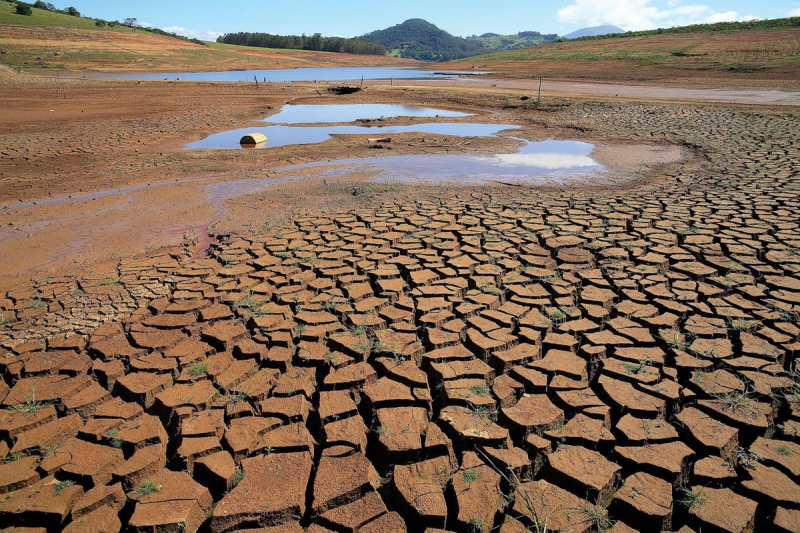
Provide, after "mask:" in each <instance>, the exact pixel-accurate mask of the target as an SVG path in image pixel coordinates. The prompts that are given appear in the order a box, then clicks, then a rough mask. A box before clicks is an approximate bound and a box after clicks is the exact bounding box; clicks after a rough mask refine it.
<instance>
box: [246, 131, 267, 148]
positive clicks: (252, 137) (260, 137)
mask: <svg viewBox="0 0 800 533" xmlns="http://www.w3.org/2000/svg"><path fill="white" fill-rule="evenodd" d="M265 142H267V136H266V135H264V134H263V133H257V132H253V133H248V134H247V135H245V136H244V137H242V138H241V140H239V144H241V145H242V146H256V145H259V144H264V143H265Z"/></svg>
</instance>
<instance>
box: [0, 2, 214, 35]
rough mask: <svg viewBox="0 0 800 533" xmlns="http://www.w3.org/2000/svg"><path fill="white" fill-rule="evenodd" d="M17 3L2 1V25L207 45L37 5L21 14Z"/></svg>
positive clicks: (165, 33)
mask: <svg viewBox="0 0 800 533" xmlns="http://www.w3.org/2000/svg"><path fill="white" fill-rule="evenodd" d="M17 4H18V2H0V25H3V24H19V25H23V26H57V27H60V28H79V29H84V30H107V31H125V32H129V33H130V32H147V33H155V34H157V35H164V36H165V37H173V38H175V39H181V40H183V41H190V42H193V43H195V44H202V45H205V43H204V42H202V41H200V40H198V39H189V38H188V37H184V36H183V35H177V34H175V33H170V32H166V31H164V30H160V29H158V28H143V27H134V26H135V24H134V25H133V26H126V25H124V24H122V23H120V22H119V21H117V20H113V21H106V20H103V19H95V18H91V17H87V16H72V15H68V14H66V13H60V12H58V11H52V10H48V9H39V8H36V7H32V9H31V14H30V15H19V14H17V13H16V9H17ZM23 4H25V2H23ZM50 6H51V7H53V6H52V4H50ZM68 9H69V8H68ZM132 20H133V22H134V23H135V22H136V19H132Z"/></svg>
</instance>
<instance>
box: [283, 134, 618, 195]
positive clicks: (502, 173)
mask: <svg viewBox="0 0 800 533" xmlns="http://www.w3.org/2000/svg"><path fill="white" fill-rule="evenodd" d="M520 140H522V139H520ZM524 142H525V143H526V144H525V146H523V147H522V148H521V149H520V151H519V152H518V153H515V154H495V155H488V156H487V155H472V154H458V155H399V156H384V157H373V158H365V159H342V160H338V161H325V162H316V163H307V164H305V165H295V166H292V167H284V168H283V169H279V170H294V169H305V168H314V167H323V166H324V167H328V166H329V165H339V166H338V167H337V168H325V169H322V170H321V172H320V171H317V173H316V174H315V175H317V176H319V177H322V178H334V177H338V176H342V175H345V174H348V173H352V172H357V171H367V172H369V171H373V172H376V176H375V177H374V178H373V181H394V182H412V183H420V182H422V183H452V182H457V183H464V184H467V183H469V184H485V183H494V182H519V183H526V184H531V185H539V184H543V183H546V182H551V181H555V182H558V183H563V182H564V181H567V180H569V179H573V178H586V177H596V176H599V175H601V174H602V173H604V172H605V170H606V168H605V167H604V166H603V165H601V164H600V163H598V162H597V161H595V160H594V159H592V158H591V157H589V154H590V153H591V152H592V150H593V148H594V145H592V144H590V143H584V142H578V141H556V140H547V141H540V142H531V141H524Z"/></svg>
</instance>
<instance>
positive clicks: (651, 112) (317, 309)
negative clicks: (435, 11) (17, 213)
mask: <svg viewBox="0 0 800 533" xmlns="http://www.w3.org/2000/svg"><path fill="white" fill-rule="evenodd" d="M473 98H477V96H474V95H473ZM521 112H522V111H521ZM544 115H545V116H544V118H539V119H537V120H540V121H543V123H546V122H547V121H559V123H560V124H561V125H562V126H563V125H564V124H571V125H572V127H573V129H574V131H576V132H578V131H583V132H586V131H589V132H590V133H591V135H593V136H594V137H595V138H599V137H602V136H604V135H608V136H611V135H616V136H624V137H626V138H627V139H629V140H630V141H651V140H653V139H654V138H656V139H658V140H659V141H660V142H663V143H671V144H674V145H683V146H688V147H689V148H691V149H692V150H693V151H694V152H695V154H696V157H693V158H691V159H689V160H686V161H683V162H680V163H676V164H673V165H668V166H665V167H663V168H659V169H657V170H656V171H654V172H651V173H650V174H648V175H647V176H645V177H642V178H641V179H636V180H627V181H624V180H623V181H620V182H617V183H613V184H605V185H594V186H592V185H588V184H587V185H585V186H583V185H581V186H569V187H530V188H529V187H504V186H494V187H483V188H479V187H462V188H434V189H427V188H420V189H419V190H416V191H414V192H413V193H411V192H408V191H403V190H399V191H387V192H385V193H381V194H377V195H374V196H371V197H370V198H369V199H368V200H367V201H364V202H362V203H361V204H360V205H357V206H355V207H346V208H342V209H340V210H338V211H336V210H325V211H317V212H314V211H313V210H306V211H305V212H303V213H300V214H297V215H295V216H293V217H292V218H291V219H290V220H287V221H286V223H285V224H282V227H273V228H270V229H266V230H261V231H251V232H241V233H235V232H231V233H229V234H218V235H217V236H216V237H215V239H214V241H213V243H212V244H211V246H210V248H209V251H208V254H207V255H206V256H205V257H203V258H190V257H187V256H185V255H183V254H180V253H160V254H159V253H151V254H148V255H146V256H142V257H138V258H135V259H124V260H122V261H120V262H119V263H118V265H117V267H116V269H115V271H114V273H113V275H111V276H109V277H96V276H91V275H83V276H51V277H48V278H36V279H32V280H29V281H21V280H17V281H16V282H15V283H14V286H13V287H11V288H9V289H8V290H7V292H6V293H5V294H3V296H2V298H0V310H2V322H3V325H2V327H1V328H0V346H2V350H1V351H0V372H2V376H3V379H2V381H0V403H2V408H3V411H2V415H0V455H1V456H3V457H4V458H5V459H4V460H3V462H2V463H0V523H1V524H2V525H3V528H4V531H6V532H25V533H35V532H44V531H51V532H52V531H61V530H63V531H69V532H90V531H91V532H95V531H112V532H116V531H119V530H121V529H124V530H126V531H141V532H145V531H163V532H185V533H194V532H195V531H209V532H212V533H226V532H229V531H239V530H250V531H264V532H273V533H277V532H292V533H302V532H307V533H327V532H363V533H378V532H406V531H408V532H411V533H416V532H423V531H427V532H430V533H433V532H441V531H453V532H460V533H466V532H469V533H477V532H479V531H485V532H489V531H499V532H501V533H518V532H523V531H545V530H547V531H560V532H574V533H581V532H591V531H613V532H615V533H621V532H627V531H662V530H663V531H680V532H682V533H689V532H700V531H702V532H703V533H708V532H730V533H742V532H751V531H770V532H792V531H794V532H796V531H800V487H798V482H800V377H798V374H797V372H796V370H795V369H796V367H795V362H796V359H797V356H798V353H800V342H799V341H800V322H799V321H798V320H799V315H800V231H798V224H799V223H800V220H799V217H798V212H799V208H800V153H799V149H798V147H799V146H800V127H798V116H797V114H796V113H791V112H788V111H787V110H786V109H781V108H766V107H763V108H746V107H742V106H739V107H735V106H703V105H681V104H669V105H654V104H647V103H597V102H594V103H592V102H588V103H587V102H577V101H576V102H574V103H573V104H572V105H569V106H565V107H563V108H558V109H552V110H550V111H549V112H547V113H544ZM256 205H257V204H256Z"/></svg>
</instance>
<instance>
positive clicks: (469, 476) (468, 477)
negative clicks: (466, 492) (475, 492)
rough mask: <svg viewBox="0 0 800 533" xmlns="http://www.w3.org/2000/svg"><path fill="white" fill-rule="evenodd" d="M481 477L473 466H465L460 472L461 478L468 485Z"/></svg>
mask: <svg viewBox="0 0 800 533" xmlns="http://www.w3.org/2000/svg"><path fill="white" fill-rule="evenodd" d="M480 477H481V473H480V472H478V471H477V470H475V469H474V468H467V469H465V470H463V471H462V472H461V479H463V480H464V483H466V484H467V485H468V486H470V487H471V486H472V484H473V483H475V482H476V481H478V478H480Z"/></svg>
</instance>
